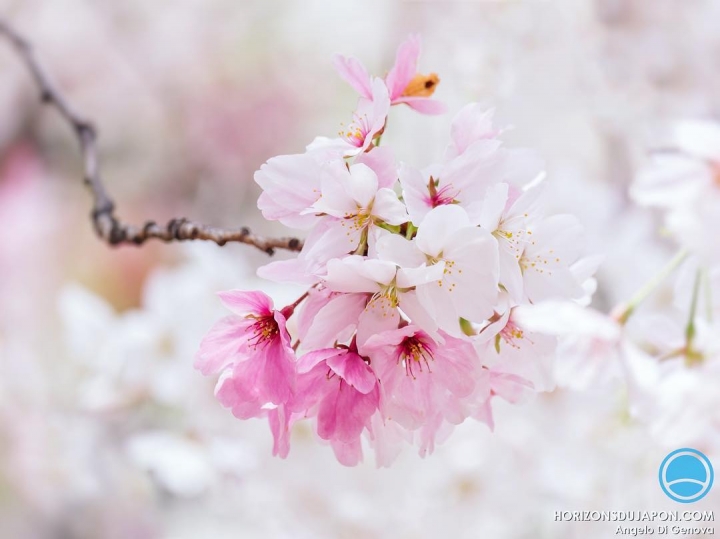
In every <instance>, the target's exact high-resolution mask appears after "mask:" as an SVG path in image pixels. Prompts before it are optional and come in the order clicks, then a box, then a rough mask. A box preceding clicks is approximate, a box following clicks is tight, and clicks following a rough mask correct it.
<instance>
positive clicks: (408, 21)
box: [0, 0, 720, 539]
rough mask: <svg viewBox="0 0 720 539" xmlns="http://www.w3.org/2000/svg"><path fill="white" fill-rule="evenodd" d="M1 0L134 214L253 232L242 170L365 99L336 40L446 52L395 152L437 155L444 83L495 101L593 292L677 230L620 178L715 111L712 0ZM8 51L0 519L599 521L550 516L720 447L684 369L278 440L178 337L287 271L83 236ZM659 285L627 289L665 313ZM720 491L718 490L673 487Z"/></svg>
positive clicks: (402, 120)
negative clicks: (359, 458)
mask: <svg viewBox="0 0 720 539" xmlns="http://www.w3.org/2000/svg"><path fill="white" fill-rule="evenodd" d="M0 14H2V15H3V16H4V17H7V18H8V20H10V21H11V22H12V23H13V24H14V25H15V26H16V27H17V28H18V29H19V30H21V31H22V32H23V33H24V34H25V35H26V36H27V37H28V38H29V39H30V40H32V41H33V43H34V44H35V46H36V49H37V53H38V54H39V57H40V59H41V61H42V62H43V64H44V65H45V66H46V67H47V69H48V70H49V71H50V72H51V73H52V76H53V78H54V80H55V81H56V82H57V84H58V85H59V86H60V87H61V88H62V89H63V91H64V92H65V93H66V95H67V96H68V98H69V99H70V100H71V102H72V103H73V104H75V106H76V108H77V109H78V110H80V111H82V112H83V113H84V114H85V115H86V116H88V117H89V118H92V119H93V120H94V122H95V123H96V125H97V126H98V128H99V131H100V135H101V136H100V147H101V154H102V160H103V167H104V174H105V180H106V183H107V187H108V189H109V190H110V192H111V193H112V195H113V196H114V197H115V199H116V202H117V205H118V209H119V214H120V215H121V216H122V217H123V218H124V219H126V220H129V221H133V222H137V221H140V220H142V219H155V220H158V221H160V220H166V219H168V218H171V217H180V216H186V217H189V218H193V219H195V220H198V221H201V222H208V223H212V224H216V225H220V226H240V225H248V226H250V227H252V228H253V229H254V230H255V231H257V232H259V233H264V234H271V235H272V234H275V235H284V234H287V230H284V229H283V228H282V227H281V226H280V225H279V224H277V223H268V222H265V221H263V219H262V217H261V215H260V213H259V211H258V210H257V208H256V206H255V203H256V200H257V195H258V194H259V190H258V188H257V186H256V185H255V184H254V182H253V181H252V177H253V172H254V171H255V170H256V169H257V168H259V166H260V165H261V164H262V163H263V162H264V161H266V160H267V159H269V158H270V157H272V156H274V155H278V154H289V153H298V152H302V151H303V149H304V147H305V145H306V144H308V143H309V142H310V141H311V140H312V139H313V138H314V137H315V136H316V135H319V134H323V135H329V136H334V135H335V134H336V132H337V131H338V129H339V126H340V122H347V121H348V118H349V117H350V114H351V112H352V110H353V108H354V106H355V101H356V97H355V95H354V92H353V91H352V89H351V88H349V87H348V86H347V85H346V84H345V83H344V82H343V81H342V80H340V78H339V77H337V76H336V74H335V73H334V71H333V69H332V65H331V59H332V55H333V54H335V53H337V52H341V53H343V54H347V55H352V56H357V57H358V58H360V59H361V60H362V61H363V62H364V63H365V65H367V66H368V67H369V69H370V70H371V71H372V72H374V73H377V74H382V73H383V72H384V70H385V69H387V68H388V67H389V66H390V65H391V64H392V61H393V55H394V53H395V48H396V46H397V45H398V43H399V42H400V41H402V39H404V38H405V37H406V36H407V35H408V34H409V33H415V32H417V33H420V34H421V35H422V38H423V55H422V57H421V65H420V70H421V71H422V72H430V71H434V72H437V73H438V74H439V75H440V78H441V81H442V82H441V84H440V86H439V88H438V91H437V93H436V94H435V95H436V96H437V97H438V98H439V99H441V100H443V101H445V102H446V103H447V104H448V106H449V108H450V111H451V113H450V114H448V115H445V116H440V117H429V116H421V115H417V114H413V113H411V111H410V110H407V109H405V108H403V107H396V108H395V109H393V111H392V113H391V118H390V124H391V129H389V131H388V133H387V135H386V136H387V140H388V141H389V143H390V144H391V145H393V146H394V147H395V148H396V149H397V153H398V158H399V159H401V160H406V161H410V162H412V163H414V164H415V165H417V166H425V165H427V164H428V163H430V162H431V161H433V160H436V159H438V158H439V157H440V156H441V154H442V151H443V149H444V147H445V143H446V140H447V137H448V131H449V125H450V121H451V119H452V116H453V113H454V112H456V111H457V110H459V109H460V107H461V106H462V105H463V104H465V103H466V102H469V101H479V102H481V103H483V104H486V105H487V106H488V107H495V109H496V115H497V118H498V121H497V123H498V124H499V125H503V124H511V125H512V126H513V129H512V130H510V131H508V132H507V134H506V136H505V137H504V138H505V140H507V141H508V143H509V144H511V145H515V146H523V147H531V148H536V149H538V150H539V151H540V152H541V153H542V154H543V156H544V157H545V159H546V161H547V170H548V180H547V183H548V187H549V189H550V190H551V193H552V197H551V201H552V204H553V206H554V209H555V210H557V211H564V212H571V213H574V214H576V215H577V216H578V217H580V219H581V220H582V221H583V223H584V225H585V226H586V229H587V241H588V247H589V250H590V251H592V252H597V253H602V254H604V256H605V260H604V263H603V264H602V266H601V267H600V270H599V273H598V291H597V293H596V295H595V298H594V303H593V307H595V308H597V309H598V310H600V311H602V312H605V313H607V312H609V311H610V310H611V309H612V308H613V306H615V305H617V304H619V303H621V302H623V301H626V300H627V299H628V298H629V297H630V296H631V295H632V294H633V292H634V291H635V290H637V289H638V288H639V287H641V286H642V284H643V283H645V282H647V280H648V279H649V278H650V277H651V276H652V275H653V274H654V273H655V272H656V271H657V270H658V269H659V268H660V267H661V266H662V265H663V264H664V263H665V262H666V261H667V260H669V259H670V258H671V257H672V255H673V253H674V252H675V250H676V245H674V243H673V241H672V240H671V239H669V238H667V237H666V236H665V235H663V234H662V230H661V226H660V225H661V222H660V219H659V218H658V215H655V214H654V213H653V212H652V211H650V210H647V209H641V208H638V207H636V206H635V205H634V204H633V203H632V202H631V200H630V198H629V196H628V188H629V186H630V183H631V182H632V180H633V177H634V176H635V175H636V173H637V171H638V170H639V169H640V168H641V167H642V166H643V165H644V163H645V160H646V159H647V154H648V150H650V149H653V148H660V147H662V146H663V145H664V144H665V143H666V141H667V138H668V132H669V127H670V126H672V124H673V122H676V121H678V120H682V119H687V118H710V119H712V118H717V115H718V112H720V70H718V69H717V66H718V65H720V33H718V31H717V30H718V25H717V21H718V20H720V2H718V1H717V0H684V1H677V0H654V1H652V2H650V1H647V0H527V1H523V0H516V1H511V0H507V1H503V0H497V1H487V2H486V1H480V0H475V1H450V0H445V1H395V2H393V1H379V0H378V1H363V2H359V1H358V2H355V1H350V2H327V1H325V2H323V1H315V0H308V1H302V2H300V1H291V0H283V1H276V2H265V1H261V0H243V1H242V2H236V1H231V0H204V1H200V0H176V1H174V2H147V1H140V0H125V1H123V2H111V1H108V0H102V1H91V0H54V1H49V0H23V1H14V0H2V1H0ZM0 73H1V76H0V366H1V367H0V373H1V374H0V536H1V537H3V538H5V537H7V538H8V539H11V538H12V539H14V538H28V539H35V538H38V539H40V538H58V539H59V538H63V539H66V538H67V539H85V538H88V539H90V538H102V539H105V538H107V539H116V538H117V539H119V538H137V539H144V538H147V539H150V538H167V539H186V538H187V539H189V538H199V537H212V538H213V539H222V538H225V537H228V538H229V537H243V538H340V539H344V538H355V537H363V538H386V537H392V538H398V539H399V538H402V539H412V538H425V537H441V536H447V537H457V538H476V537H494V538H530V537H532V538H533V539H539V538H544V537H548V538H550V537H552V538H565V537H567V538H570V537H607V536H609V535H611V534H612V533H613V532H614V527H613V526H612V525H611V524H609V523H570V522H564V523H558V522H554V512H555V511H565V510H590V509H592V510H642V509H647V510H675V509H678V506H677V505H676V504H674V503H673V502H672V501H670V500H669V499H667V498H666V497H665V495H664V494H663V493H662V492H661V490H660V488H659V486H658V485H657V468H658V466H659V463H660V461H661V460H662V458H663V457H664V456H665V454H667V452H668V451H669V450H671V449H675V448H677V447H684V446H686V445H691V446H692V447H696V448H698V449H700V450H702V451H704V452H706V454H708V456H709V457H710V458H711V460H712V459H714V460H715V462H716V463H720V436H719V432H720V430H719V429H720V402H719V400H720V399H719V398H718V396H717V394H718V393H720V390H719V389H718V385H713V384H705V385H700V384H699V383H698V382H697V381H693V380H695V379H693V378H692V377H690V378H687V379H683V380H684V384H685V385H678V384H680V382H677V384H676V385H671V386H668V387H666V388H664V389H663V393H662V395H661V398H659V401H658V402H660V404H657V403H655V404H652V403H641V405H637V406H635V405H631V402H632V401H631V399H630V398H629V395H630V394H631V393H632V388H629V387H628V383H627V382H626V381H625V380H624V379H623V377H622V376H617V377H613V376H603V377H599V379H598V380H596V381H594V382H593V383H588V384H584V385H583V387H574V386H578V385H579V384H572V383H570V384H567V387H560V388H558V389H556V390H555V391H554V392H551V393H547V394H542V395H540V396H539V397H538V398H537V399H535V400H533V401H532V402H529V403H527V404H525V405H523V406H513V407H511V406H506V405H504V404H503V403H498V404H497V405H496V413H497V421H496V425H497V426H496V429H495V432H490V431H489V429H488V428H487V427H486V426H485V425H481V424H477V423H466V424H463V425H461V427H460V428H458V429H457V430H456V432H455V434H454V435H453V436H452V437H451V438H450V439H449V440H448V441H446V442H445V443H444V444H442V445H441V446H439V447H438V448H437V450H436V452H435V454H433V455H432V456H430V457H428V458H426V459H424V460H423V459H420V458H419V457H418V456H417V455H415V454H414V453H413V451H412V450H411V449H406V450H405V451H404V452H403V454H402V455H401V457H400V458H399V459H398V461H397V462H396V463H395V464H394V465H393V466H392V467H391V468H390V469H382V470H376V469H375V467H374V463H373V462H372V460H373V459H372V457H370V458H367V459H366V462H365V463H363V464H362V465H360V466H358V467H357V468H344V467H342V466H341V465H340V464H338V463H337V462H336V460H335V459H334V458H333V457H332V454H331V451H330V449H329V448H328V447H325V446H322V445H321V444H320V443H319V442H318V441H317V440H316V439H315V437H314V435H313V433H312V432H311V430H310V429H309V428H308V427H307V426H305V425H298V426H297V428H296V429H295V430H294V432H293V448H292V451H291V453H290V456H289V458H288V459H287V460H279V459H275V458H273V457H271V454H270V453H271V445H272V440H271V436H270V434H269V432H268V431H267V427H266V425H264V424H263V423H262V422H260V421H238V420H236V419H234V418H233V417H232V414H230V413H229V412H228V411H227V410H225V409H223V408H222V407H221V406H220V405H219V404H218V403H217V402H216V401H215V399H214V397H213V384H212V382H211V381H210V380H207V379H205V378H203V377H202V376H201V375H200V374H199V373H197V372H196V371H195V370H194V369H193V368H192V362H193V356H194V354H195V352H196V349H197V345H198V343H199V342H200V339H201V337H202V335H203V334H204V333H205V331H207V329H208V328H209V327H210V326H211V325H212V323H213V322H214V321H215V320H216V319H217V318H218V317H220V316H221V315H222V314H223V312H222V308H221V306H220V303H219V301H218V300H217V298H216V296H215V292H216V291H219V290H224V289H229V288H243V289H249V288H258V289H262V290H265V291H266V292H268V293H269V294H270V295H272V296H273V297H274V298H275V299H276V302H280V303H281V304H282V302H283V301H285V302H287V301H291V300H292V299H294V298H295V297H297V295H298V293H297V290H295V289H293V288H291V287H289V286H284V287H283V286H279V285H273V284H271V283H267V282H263V281H261V280H260V279H259V278H257V277H256V276H255V269H256V268H257V267H258V266H259V265H261V264H263V263H264V262H266V261H267V256H266V255H264V254H263V253H261V252H259V251H256V250H254V249H252V248H250V247H247V246H244V245H227V246H225V247H223V248H219V247H217V246H216V245H214V244H208V245H206V244H199V243H198V244H170V245H165V244H160V243H148V244H147V245H145V246H143V247H142V248H134V247H122V248H118V249H111V248H109V247H108V246H106V245H105V244H103V243H101V242H100V241H98V240H97V239H96V237H95V236H94V233H93V230H92V228H91V225H90V221H89V210H90V200H89V195H88V193H87V192H86V191H85V190H84V187H83V185H82V183H81V181H80V177H81V168H80V162H79V155H78V151H77V148H76V140H75V139H74V137H73V136H72V133H71V132H70V131H69V129H68V127H67V125H65V124H64V123H63V122H62V121H61V120H60V119H59V118H58V117H57V115H56V114H55V113H53V112H51V111H49V110H46V109H43V108H42V107H41V106H40V104H39V102H38V95H37V91H36V88H35V87H34V86H33V85H32V84H31V82H30V79H29V77H28V74H27V73H26V71H25V69H24V68H23V66H22V65H21V64H20V63H19V62H18V59H17V58H16V57H15V56H14V55H13V54H12V53H11V52H10V49H9V47H7V46H5V44H4V43H3V46H2V47H0ZM277 256H278V257H283V256H288V255H287V254H282V253H279V254H278V255H277ZM672 288H673V282H672V281H669V282H668V283H667V285H666V286H664V287H663V288H661V289H660V290H659V291H658V292H657V293H656V294H655V295H653V297H652V298H651V300H650V301H649V302H648V304H647V305H646V306H644V308H645V309H648V310H650V309H652V311H653V313H658V312H660V313H669V314H667V317H669V318H672V317H673V316H675V314H673V309H674V308H675V307H674V303H673V290H672ZM680 318H682V316H681V317H680ZM652 320H653V319H652V318H648V319H646V320H645V321H643V320H641V319H640V320H639V323H638V326H639V327H638V329H637V331H639V332H641V331H643V327H641V326H642V324H643V323H644V324H645V325H652V324H653V323H654V322H652ZM716 337H717V335H716ZM610 369H611V368H610V367H608V370H610ZM715 370H716V371H717V367H716V368H715ZM688 376H690V375H688ZM718 379H719V378H715V380H718ZM653 402H655V401H653ZM719 501H720V488H716V489H715V492H711V493H710V494H709V495H708V496H707V497H706V498H705V499H704V500H702V501H701V502H699V503H697V504H695V505H694V506H693V509H712V508H713V507H714V508H715V509H718V508H719V507H720V504H719V503H718V502H719ZM681 509H682V508H681Z"/></svg>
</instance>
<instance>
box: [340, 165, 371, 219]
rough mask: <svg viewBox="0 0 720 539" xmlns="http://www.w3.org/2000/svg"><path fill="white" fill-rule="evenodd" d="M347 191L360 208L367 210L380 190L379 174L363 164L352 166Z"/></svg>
mask: <svg viewBox="0 0 720 539" xmlns="http://www.w3.org/2000/svg"><path fill="white" fill-rule="evenodd" d="M345 189H346V190H347V193H348V195H349V196H350V197H352V199H353V200H354V201H355V202H356V203H357V204H358V205H360V207H362V208H367V207H368V206H369V205H370V202H371V201H372V199H373V198H374V197H375V193H377V190H378V177H377V174H375V172H373V170H372V169H371V168H370V167H368V166H367V165H363V164H362V163H358V164H356V165H352V166H351V167H350V175H349V177H348V181H347V183H346V187H345Z"/></svg>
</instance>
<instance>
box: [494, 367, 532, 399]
mask: <svg viewBox="0 0 720 539" xmlns="http://www.w3.org/2000/svg"><path fill="white" fill-rule="evenodd" d="M490 385H491V387H492V390H493V392H494V393H495V394H497V395H499V396H500V397H502V398H503V399H505V400H506V401H508V402H510V403H512V404H515V403H517V402H519V401H521V400H522V399H523V397H525V396H526V395H527V394H528V393H529V392H532V390H533V388H534V386H533V383H532V382H530V381H529V380H526V379H525V378H521V377H520V376H518V375H516V374H508V373H504V372H497V373H496V372H493V373H491V375H490Z"/></svg>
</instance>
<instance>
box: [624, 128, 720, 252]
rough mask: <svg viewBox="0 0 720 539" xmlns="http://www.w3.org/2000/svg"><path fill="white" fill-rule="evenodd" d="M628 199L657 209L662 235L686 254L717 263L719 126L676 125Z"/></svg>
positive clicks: (719, 183) (637, 179)
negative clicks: (661, 218)
mask: <svg viewBox="0 0 720 539" xmlns="http://www.w3.org/2000/svg"><path fill="white" fill-rule="evenodd" d="M631 194H632V196H633V198H634V199H635V201H636V202H637V203H638V204H640V205H642V206H649V207H654V208H659V209H660V210H661V211H662V212H663V214H664V220H665V226H666V228H667V230H668V231H669V232H670V233H671V234H672V235H673V236H674V237H675V239H676V240H677V241H678V242H679V243H680V244H681V245H683V246H684V247H685V248H686V249H687V250H688V251H689V252H692V253H694V254H696V255H698V256H700V257H701V258H702V259H703V260H704V261H705V262H707V263H709V264H717V263H718V262H720V251H719V250H718V249H717V230H718V228H719V227H720V212H718V207H720V124H718V123H716V122H713V121H710V120H685V121H683V122H680V123H678V124H677V125H676V126H675V127H674V129H673V133H672V141H671V144H670V146H669V147H668V148H665V149H662V150H660V151H656V152H654V154H653V156H652V159H651V162H650V163H649V164H648V166H646V167H645V168H644V169H643V170H641V171H640V173H639V174H638V176H637V178H636V180H635V182H634V184H633V186H632V190H631Z"/></svg>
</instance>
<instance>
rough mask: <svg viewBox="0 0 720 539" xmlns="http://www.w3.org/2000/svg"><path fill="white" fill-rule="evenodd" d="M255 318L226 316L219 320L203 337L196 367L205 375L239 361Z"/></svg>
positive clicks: (214, 372)
mask: <svg viewBox="0 0 720 539" xmlns="http://www.w3.org/2000/svg"><path fill="white" fill-rule="evenodd" d="M252 323H253V320H246V319H244V318H239V317H237V316H226V317H225V318H222V319H221V320H219V321H218V322H217V323H216V324H215V325H214V326H213V327H212V328H211V329H210V331H208V333H207V334H206V335H205V337H204V338H203V340H202V342H201V343H200V349H199V350H198V352H197V354H196V356H195V364H194V366H195V368H196V369H198V370H199V371H200V372H201V373H203V374H204V375H209V374H218V373H219V372H220V371H222V370H223V369H224V368H226V367H228V366H229V365H231V364H233V363H235V362H237V361H239V360H240V359H241V352H242V351H243V350H244V349H245V345H246V343H247V340H248V338H249V337H250V335H249V333H248V329H249V327H250V326H251V325H252Z"/></svg>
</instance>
